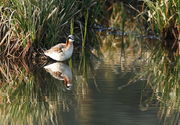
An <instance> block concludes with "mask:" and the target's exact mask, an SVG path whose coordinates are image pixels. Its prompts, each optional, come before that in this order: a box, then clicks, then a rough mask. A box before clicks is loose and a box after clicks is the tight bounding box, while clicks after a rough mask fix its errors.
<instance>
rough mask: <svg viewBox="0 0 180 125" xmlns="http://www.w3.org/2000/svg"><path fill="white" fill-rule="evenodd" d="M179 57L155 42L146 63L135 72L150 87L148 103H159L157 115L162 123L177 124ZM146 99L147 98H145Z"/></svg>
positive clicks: (179, 100)
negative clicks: (150, 92)
mask: <svg viewBox="0 0 180 125" xmlns="http://www.w3.org/2000/svg"><path fill="white" fill-rule="evenodd" d="M179 64H180V58H179V56H177V55H174V53H173V52H169V50H167V49H166V48H163V47H162V46H161V44H157V45H156V47H154V49H153V50H152V53H151V55H149V56H148V58H147V60H146V64H145V65H144V67H143V68H141V70H140V73H139V74H137V76H138V77H139V79H141V78H142V79H146V80H147V86H148V87H150V88H151V89H152V91H153V92H152V96H151V97H149V98H151V99H149V100H150V101H149V102H148V103H149V104H148V105H151V104H154V101H155V100H156V101H157V103H158V104H159V106H160V107H159V117H160V118H161V119H162V122H163V124H170V125H171V124H172V125H174V124H178V119H177V118H178V115H179V110H180V108H179V107H180V96H179V93H180V89H179V83H180V78H179V75H180V73H179V71H180V65H179ZM146 101H147V100H146Z"/></svg>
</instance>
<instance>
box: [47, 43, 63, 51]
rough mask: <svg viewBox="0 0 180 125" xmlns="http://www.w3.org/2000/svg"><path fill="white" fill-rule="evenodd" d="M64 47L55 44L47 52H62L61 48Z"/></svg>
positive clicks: (61, 44)
mask: <svg viewBox="0 0 180 125" xmlns="http://www.w3.org/2000/svg"><path fill="white" fill-rule="evenodd" d="M65 45H66V44H64V43H60V44H57V45H55V46H53V47H51V48H50V49H49V50H47V51H51V52H58V53H59V52H63V48H65Z"/></svg>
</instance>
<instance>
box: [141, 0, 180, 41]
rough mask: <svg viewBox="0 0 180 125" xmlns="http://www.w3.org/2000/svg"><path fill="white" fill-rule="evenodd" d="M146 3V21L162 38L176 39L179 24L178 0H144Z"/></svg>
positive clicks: (179, 30) (179, 3) (179, 5)
mask: <svg viewBox="0 0 180 125" xmlns="http://www.w3.org/2000/svg"><path fill="white" fill-rule="evenodd" d="M144 2H145V4H146V5H147V7H148V8H147V14H148V21H149V22H150V24H151V25H152V29H153V30H155V31H156V32H157V33H159V34H160V35H161V37H162V38H163V39H174V40H175V39H178V37H179V32H180V29H179V25H180V12H179V7H180V2H179V1H176V0H168V1H165V0H156V1H150V0H144Z"/></svg>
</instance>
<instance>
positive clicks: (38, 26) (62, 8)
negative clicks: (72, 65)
mask: <svg viewBox="0 0 180 125" xmlns="http://www.w3.org/2000/svg"><path fill="white" fill-rule="evenodd" d="M96 5H97V2H95V1H94V0H85V1H78V0H50V1H49V0H43V1H42V0H10V1H5V2H3V4H2V5H1V6H0V13H1V17H0V21H1V22H2V24H1V25H0V29H4V30H1V35H0V50H1V54H3V55H13V56H14V55H21V53H22V52H23V51H25V52H26V51H27V50H28V49H29V48H30V47H32V46H33V47H36V48H39V47H45V46H46V47H47V46H52V45H54V44H55V43H57V42H59V40H60V39H62V38H63V37H64V36H67V34H69V33H70V32H71V33H72V31H69V29H70V26H71V27H72V25H71V24H72V23H71V20H72V19H74V21H73V22H74V24H77V23H79V22H80V23H81V25H83V24H84V22H85V20H83V18H84V17H83V16H84V10H90V9H91V8H92V11H91V12H94V11H93V10H94V9H95V8H96ZM91 15H93V14H91ZM94 19H95V18H93V19H92V20H94ZM92 22H94V21H91V24H92ZM87 23H89V22H86V25H87ZM73 26H74V25H73ZM86 27H87V26H86ZM78 28H79V29H80V27H78ZM71 29H72V28H71ZM8 41H9V42H8ZM11 41H13V43H12V42H11ZM12 51H13V53H12ZM15 52H16V54H14V53H15Z"/></svg>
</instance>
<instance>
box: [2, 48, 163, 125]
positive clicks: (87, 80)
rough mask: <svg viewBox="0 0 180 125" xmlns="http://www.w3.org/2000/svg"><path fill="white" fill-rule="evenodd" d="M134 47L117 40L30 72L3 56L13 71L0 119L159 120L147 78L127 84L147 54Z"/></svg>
mask: <svg viewBox="0 0 180 125" xmlns="http://www.w3.org/2000/svg"><path fill="white" fill-rule="evenodd" d="M133 51H135V50H133V49H132V48H131V47H129V48H128V49H126V50H125V51H124V52H123V51H121V49H120V47H119V46H118V45H117V46H112V47H110V48H108V49H105V50H103V49H102V50H101V53H102V54H101V55H100V56H97V57H96V56H95V54H96V52H94V50H92V52H93V53H95V54H94V55H93V54H87V53H84V54H79V53H74V55H73V56H74V57H73V58H72V60H70V61H66V62H63V63H61V62H51V63H49V64H46V66H44V65H38V66H35V67H33V68H32V67H31V68H30V70H31V72H30V71H28V70H29V68H27V67H26V65H25V64H23V63H22V64H23V66H19V64H15V63H13V62H6V61H2V62H1V65H2V66H9V67H8V68H7V69H4V70H3V67H1V71H8V70H9V71H11V70H12V71H11V72H10V74H8V75H9V76H8V75H7V76H6V77H4V79H6V80H5V81H8V80H9V84H7V83H6V84H7V85H2V87H1V95H2V96H1V107H0V112H1V117H0V121H1V124H37V125H39V124H47V125H52V124H57V125H61V124H62V125H120V124H122V125H159V124H160V119H159V118H158V107H157V105H148V104H146V99H147V100H148V98H150V96H147V94H148V93H151V90H150V89H147V88H146V91H147V92H145V94H144V92H143V91H144V90H145V89H144V88H145V86H146V84H145V83H146V81H145V80H143V79H141V80H138V81H136V82H134V83H130V84H128V82H129V81H130V80H131V79H133V77H134V76H135V74H137V73H138V72H139V71H138V69H139V68H140V67H141V65H142V62H141V61H142V60H143V59H140V58H138V51H137V53H136V51H135V52H133ZM77 58H78V59H77ZM140 62H141V63H140ZM22 64H21V65H22ZM31 65H32V64H31ZM11 80H12V81H11ZM2 81H3V80H2ZM4 84H5V83H4Z"/></svg>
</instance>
